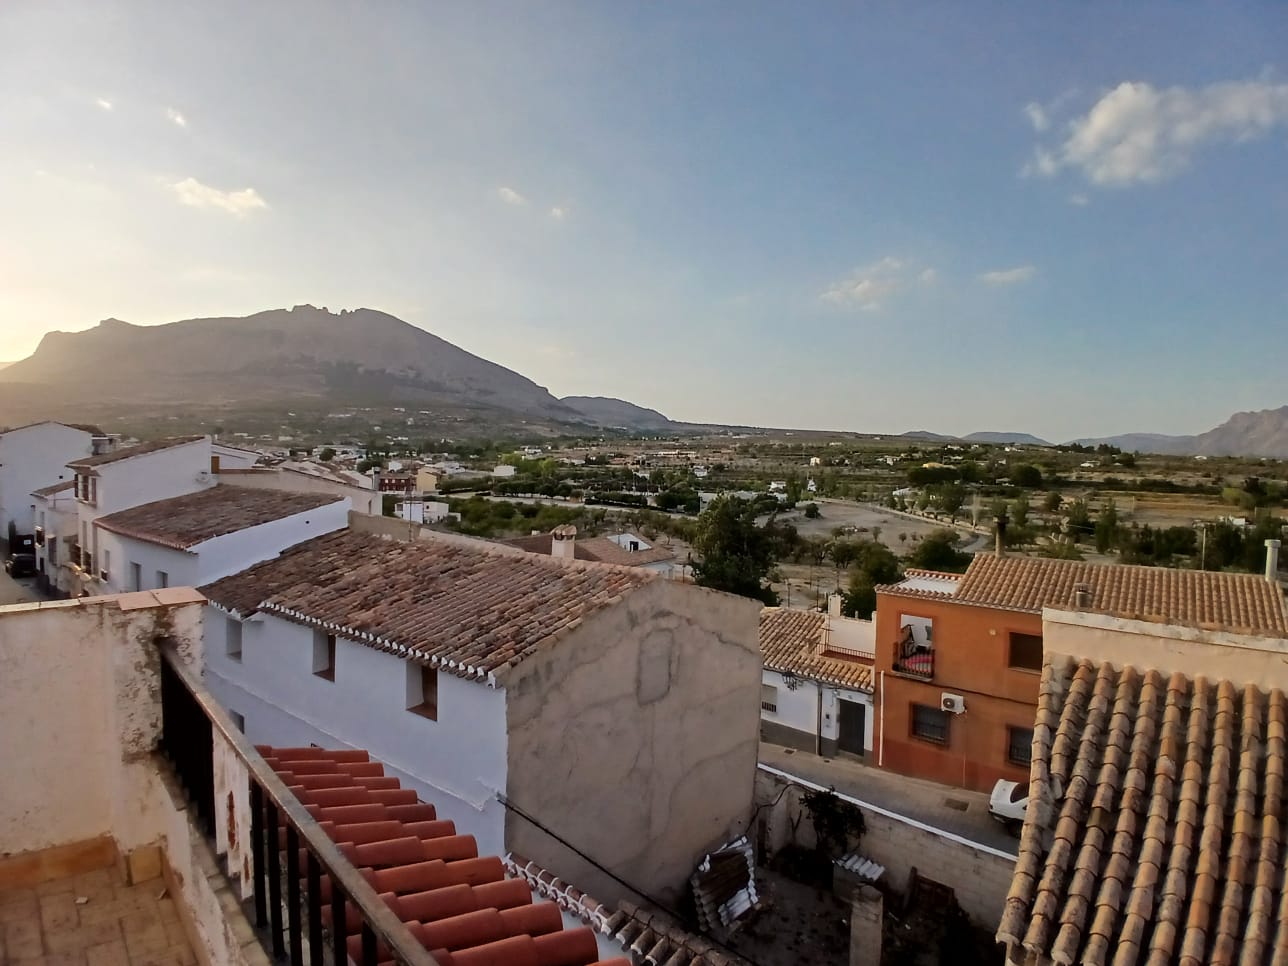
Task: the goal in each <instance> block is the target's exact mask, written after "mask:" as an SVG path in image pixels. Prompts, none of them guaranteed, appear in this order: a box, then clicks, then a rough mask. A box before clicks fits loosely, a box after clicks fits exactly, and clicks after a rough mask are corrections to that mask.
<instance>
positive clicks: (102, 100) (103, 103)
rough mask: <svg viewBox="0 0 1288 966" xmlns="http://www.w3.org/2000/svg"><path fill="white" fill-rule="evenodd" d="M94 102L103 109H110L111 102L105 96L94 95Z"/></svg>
mask: <svg viewBox="0 0 1288 966" xmlns="http://www.w3.org/2000/svg"><path fill="white" fill-rule="evenodd" d="M94 103H95V104H97V105H98V106H99V107H101V108H102V109H103V110H105V111H110V110H111V109H112V102H111V101H109V100H108V99H107V98H106V97H96V98H94Z"/></svg>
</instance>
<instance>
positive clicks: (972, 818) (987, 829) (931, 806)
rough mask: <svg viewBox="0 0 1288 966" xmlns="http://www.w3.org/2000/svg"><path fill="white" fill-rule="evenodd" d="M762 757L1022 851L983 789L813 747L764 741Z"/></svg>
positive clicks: (1001, 846)
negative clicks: (969, 788) (827, 754)
mask: <svg viewBox="0 0 1288 966" xmlns="http://www.w3.org/2000/svg"><path fill="white" fill-rule="evenodd" d="M760 760H761V762H763V763H764V764H766V765H769V766H771V767H773V768H777V769H780V770H781V771H785V772H789V773H791V774H793V775H795V776H797V777H798V778H804V779H807V780H809V781H812V782H814V783H815V784H816V785H824V786H827V787H832V788H835V789H836V790H837V791H838V792H840V793H842V794H844V795H850V796H853V797H854V798H858V799H862V800H863V801H865V802H870V803H872V804H873V805H877V806H879V807H880V808H884V809H886V810H888V811H891V812H895V813H897V814H899V815H903V816H905V817H907V818H911V819H914V820H916V821H918V822H921V823H923V824H925V825H930V826H933V827H934V828H937V829H942V830H943V831H945V832H952V833H953V834H954V835H960V836H961V837H962V838H965V839H969V840H971V841H972V842H978V843H980V844H981V845H987V846H989V847H991V848H994V849H999V850H1001V851H1003V852H1008V853H1010V854H1011V855H1014V854H1015V853H1016V849H1017V847H1018V844H1019V843H1018V841H1017V840H1016V839H1015V838H1014V837H1012V836H1011V835H1010V834H1009V833H1008V832H1007V831H1006V829H1004V828H1003V827H1002V826H1001V825H1000V824H999V823H998V822H996V821H995V820H994V819H993V818H992V817H991V816H990V815H989V812H988V796H987V795H985V794H983V793H982V792H969V791H966V790H965V789H963V788H954V787H952V786H951V785H940V784H938V783H937V782H931V781H925V780H924V779H921V778H908V777H906V776H904V775H896V774H894V773H893V772H888V771H885V770H883V769H880V768H877V767H875V766H873V765H869V764H865V763H864V762H861V761H858V760H857V759H852V758H849V757H842V758H820V757H818V756H817V755H812V754H810V753H809V752H807V751H792V750H791V749H790V748H783V747H781V746H779V745H771V744H766V743H764V742H762V743H761V745H760Z"/></svg>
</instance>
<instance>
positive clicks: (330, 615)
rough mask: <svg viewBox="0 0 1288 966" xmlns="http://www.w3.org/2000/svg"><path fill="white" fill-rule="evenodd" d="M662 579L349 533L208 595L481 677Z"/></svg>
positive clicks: (493, 550) (437, 541)
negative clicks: (641, 588) (631, 593)
mask: <svg viewBox="0 0 1288 966" xmlns="http://www.w3.org/2000/svg"><path fill="white" fill-rule="evenodd" d="M658 579H661V578H660V577H658V575H656V574H652V573H648V572H647V571H641V570H634V569H629V568H626V567H609V566H605V565H603V564H584V563H580V562H578V561H572V562H565V561H560V560H554V559H553V558H549V557H541V556H537V555H535V554H522V553H516V552H514V551H513V550H510V549H508V548H505V547H493V546H490V545H489V544H487V543H485V542H483V541H475V540H465V539H462V538H454V539H453V538H438V537H433V538H430V539H422V540H416V541H413V542H398V541H393V540H383V539H381V538H379V537H376V536H368V535H365V534H359V533H353V532H350V531H340V532H338V533H334V534H331V535H329V536H325V537H319V538H317V539H315V540H310V541H307V542H306V543H302V544H299V545H298V546H296V547H292V548H291V549H289V550H286V551H284V552H283V553H282V554H281V555H279V556H278V557H276V558H275V559H273V560H270V561H267V562H265V563H262V564H257V565H256V566H254V567H251V568H249V569H248V570H244V571H242V572H241V573H240V574H235V575H233V576H231V577H225V578H224V579H223V580H218V581H215V582H214V583H213V584H210V585H209V586H207V587H204V588H202V590H203V591H204V592H205V594H206V595H207V596H208V597H209V598H210V599H211V600H212V601H214V602H215V603H216V604H219V605H220V606H222V607H224V608H226V609H228V610H231V611H234V612H236V613H238V614H241V615H243V616H245V615H249V614H252V613H254V612H255V611H258V610H262V611H266V612H269V613H272V614H276V615H278V616H280V617H284V618H286V619H288V620H294V621H298V622H300V623H304V624H309V625H312V626H315V627H321V628H324V629H326V630H328V631H331V632H332V633H335V634H338V635H340V636H341V637H346V638H349V639H351V640H353V641H356V642H357V643H359V644H365V645H367V646H369V647H373V648H376V649H379V650H385V651H390V652H394V653H397V654H400V655H403V656H405V657H408V658H411V659H413V660H417V661H421V662H423V663H425V664H430V665H433V666H436V667H439V668H442V669H444V670H447V671H450V672H451V673H453V674H457V675H460V676H461V677H473V678H478V677H482V676H484V675H486V674H489V673H493V672H497V671H501V670H503V669H505V668H506V667H510V666H512V665H514V664H517V663H519V662H520V661H521V660H523V659H524V658H525V657H528V656H530V655H532V654H534V653H536V652H537V651H538V650H539V649H541V648H542V647H545V646H547V645H549V644H551V643H553V642H554V641H555V640H557V639H558V638H560V637H562V636H563V635H564V634H566V633H568V632H570V631H572V630H573V629H575V628H576V627H578V626H579V625H580V624H581V622H582V621H583V620H585V619H586V617H588V616H589V615H590V614H592V613H594V612H596V611H598V610H601V609H603V608H605V607H609V606H612V605H613V604H616V603H617V602H618V601H620V600H621V598H622V596H623V595H625V594H628V593H630V592H631V591H633V590H636V589H638V588H639V587H642V586H644V585H645V584H647V583H649V582H650V581H653V580H658Z"/></svg>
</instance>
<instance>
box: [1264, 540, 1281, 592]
mask: <svg viewBox="0 0 1288 966" xmlns="http://www.w3.org/2000/svg"><path fill="white" fill-rule="evenodd" d="M1266 580H1269V581H1270V582H1271V583H1278V582H1279V541H1278V540H1267V541H1266Z"/></svg>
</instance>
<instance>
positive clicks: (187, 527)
mask: <svg viewBox="0 0 1288 966" xmlns="http://www.w3.org/2000/svg"><path fill="white" fill-rule="evenodd" d="M338 499H339V498H337V497H336V496H335V495H334V494H331V493H292V492H290V491H287V490H260V489H252V488H250V487H246V486H232V485H230V484H226V483H222V484H220V485H219V486H212V487H210V488H209V489H205V490H200V491H198V492H196V493H189V494H187V495H186V496H176V497H172V498H170V499H168V500H157V501H156V502H155V503H144V504H143V505H142V506H136V507H130V509H128V510H120V511H118V512H116V513H109V514H108V515H107V516H104V517H99V518H98V520H97V521H96V523H95V525H96V526H99V527H102V528H103V529H104V530H110V531H111V532H112V533H119V534H120V535H121V536H123V537H133V538H134V539H136V540H146V541H147V542H148V543H158V544H160V545H161V546H163V547H172V548H174V549H176V550H186V549H188V548H189V547H192V546H195V545H196V544H199V543H202V542H203V541H206V540H212V539H214V538H215V537H220V536H223V535H224V534H228V533H235V532H236V531H238V530H245V529H247V528H248V527H257V526H260V525H261V524H264V523H269V522H271V521H273V520H280V519H282V518H283V517H289V516H294V515H295V514H297V513H306V512H308V511H309V510H314V509H317V508H318V507H321V506H326V505H328V504H331V503H336V502H338Z"/></svg>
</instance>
